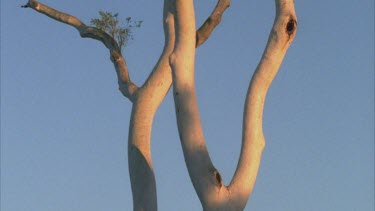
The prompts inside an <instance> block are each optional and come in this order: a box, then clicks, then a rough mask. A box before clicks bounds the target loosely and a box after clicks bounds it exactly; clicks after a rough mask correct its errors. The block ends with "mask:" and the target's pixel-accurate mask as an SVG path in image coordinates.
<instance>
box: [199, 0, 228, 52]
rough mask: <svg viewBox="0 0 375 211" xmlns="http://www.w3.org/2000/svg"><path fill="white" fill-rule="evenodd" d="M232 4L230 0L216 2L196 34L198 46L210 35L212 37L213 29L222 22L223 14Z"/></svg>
mask: <svg viewBox="0 0 375 211" xmlns="http://www.w3.org/2000/svg"><path fill="white" fill-rule="evenodd" d="M229 6H230V0H219V1H218V2H217V4H216V7H215V9H214V10H213V11H212V13H211V15H210V17H208V18H207V20H206V21H205V22H204V23H203V25H202V26H201V27H200V28H199V29H198V30H197V35H196V44H195V45H196V47H198V46H200V45H202V44H203V43H204V42H206V40H207V39H208V37H210V35H211V33H212V31H213V30H214V29H215V28H216V26H217V25H218V24H219V23H220V22H221V19H222V16H223V14H224V12H225V10H226V9H227V8H228V7H229Z"/></svg>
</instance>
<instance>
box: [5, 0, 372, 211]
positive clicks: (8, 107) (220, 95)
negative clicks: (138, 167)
mask: <svg viewBox="0 0 375 211" xmlns="http://www.w3.org/2000/svg"><path fill="white" fill-rule="evenodd" d="M43 2H44V3H46V4H48V5H50V6H52V7H55V8H57V9H59V10H62V11H65V12H67V13H70V14H73V15H75V16H77V17H79V18H80V19H81V20H82V21H84V22H86V23H88V22H89V20H90V18H93V17H97V16H98V13H97V12H98V10H106V11H113V12H119V13H120V18H123V20H125V18H126V17H128V16H131V17H133V18H134V19H137V20H143V21H144V22H143V25H142V27H141V28H140V29H139V30H137V31H136V32H135V40H134V41H132V42H131V43H130V44H129V46H128V47H127V48H126V49H125V53H124V55H125V58H126V60H127V63H128V65H129V69H130V74H131V77H132V78H133V80H134V81H135V82H136V83H137V84H138V85H139V84H141V83H143V81H144V80H145V79H146V77H147V76H148V74H149V73H150V71H151V69H152V68H153V66H154V64H155V63H156V60H157V59H158V56H159V55H160V53H161V50H162V46H163V39H164V38H163V33H162V24H161V14H162V1H161V0H157V1H146V0H136V1H124V0H107V1H100V0H96V1H92V0H91V1H89V0H80V1H76V0H64V1H52V0H44V1H43ZM25 3H26V0H22V1H21V0H1V46H0V47H1V210H2V211H30V210H37V211H103V210H131V208H132V199H131V190H130V182H129V175H128V165H127V154H126V152H127V149H126V146H127V135H128V122H129V118H130V108H131V104H130V102H129V101H128V100H127V99H125V98H123V97H122V95H121V94H120V92H119V91H118V89H117V82H116V80H117V79H116V75H115V71H114V68H113V65H112V63H111V62H110V60H109V54H108V51H107V49H105V47H104V46H103V45H102V44H101V43H99V42H97V41H94V40H91V39H82V38H80V36H79V34H78V32H77V31H76V30H75V29H73V28H71V27H70V26H67V25H64V24H61V23H58V22H56V21H54V20H51V19H49V18H47V17H46V16H43V15H41V14H39V13H36V12H35V11H33V10H31V9H21V8H20V6H21V5H23V4H25ZM215 4H216V1H214V0H206V1H196V3H195V7H196V15H197V25H200V24H201V23H202V22H203V20H204V19H205V18H206V17H207V16H208V15H209V13H210V11H211V10H212V9H213V7H214V6H215ZM295 4H296V11H297V15H298V18H299V25H298V26H299V28H298V32H297V36H296V39H295V40H294V42H293V44H292V46H291V48H290V49H289V51H288V53H287V55H286V58H285V60H284V63H283V65H282V67H281V68H280V71H279V74H278V76H277V77H276V79H275V81H274V83H273V84H272V86H271V88H270V90H269V94H268V96H267V100H266V105H265V110H264V132H265V137H266V142H267V144H266V149H265V151H264V154H263V157H262V163H261V167H260V172H259V175H258V179H257V183H256V185H255V189H254V192H253V194H252V196H251V197H250V200H249V201H248V204H247V206H246V210H249V211H250V210H259V211H261V210H262V211H273V210H281V211H301V210H303V211H334V210H340V211H373V210H374V1H373V0H356V1H349V0H343V1H333V0H315V1H300V0H296V1H295ZM273 19H274V2H273V1H271V0H270V1H262V0H253V1H232V5H231V7H230V8H229V9H228V10H227V11H226V13H225V15H224V18H223V21H222V23H221V24H220V26H219V27H218V28H217V30H215V32H214V33H213V34H212V37H211V38H210V39H209V40H208V41H207V42H206V43H205V44H204V45H203V46H202V47H200V48H199V49H198V50H197V58H196V86H197V93H198V101H199V106H200V113H201V118H202V122H203V127H204V128H203V129H204V131H205V137H206V143H207V146H208V150H209V152H210V155H211V158H212V160H213V163H214V165H215V166H216V167H217V169H218V170H219V171H220V172H221V174H222V176H223V179H224V182H225V183H226V184H228V183H229V181H230V179H231V177H232V175H233V173H234V170H235V167H236V164H237V159H238V156H239V150H240V144H241V143H240V140H241V122H242V110H243V103H244V96H245V93H246V89H247V86H248V83H249V80H250V77H251V75H252V73H253V71H254V69H255V67H256V65H257V63H258V61H259V58H260V56H261V54H262V51H263V49H264V46H265V43H266V40H267V37H268V33H269V31H270V27H271V26H272V23H273ZM152 155H153V162H154V168H155V174H156V180H157V192H158V204H159V210H162V211H163V210H182V211H185V210H186V211H189V210H201V205H200V202H199V200H198V197H197V196H196V194H195V191H194V189H193V186H192V184H191V182H190V179H189V177H188V173H187V169H186V167H185V163H184V159H183V154H182V150H181V146H180V142H179V139H178V134H177V128H176V120H175V113H174V108H173V98H172V96H171V95H170V94H168V96H167V97H166V99H165V101H164V102H163V104H162V105H161V107H160V109H159V111H158V112H157V115H156V118H155V121H154V127H153V132H152Z"/></svg>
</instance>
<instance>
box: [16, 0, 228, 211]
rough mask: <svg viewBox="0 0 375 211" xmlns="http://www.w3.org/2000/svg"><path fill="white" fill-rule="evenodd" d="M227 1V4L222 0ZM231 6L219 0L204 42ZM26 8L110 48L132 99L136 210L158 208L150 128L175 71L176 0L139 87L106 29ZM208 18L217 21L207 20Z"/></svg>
mask: <svg viewBox="0 0 375 211" xmlns="http://www.w3.org/2000/svg"><path fill="white" fill-rule="evenodd" d="M223 2H224V4H223ZM228 6H229V0H219V1H218V5H217V6H216V8H215V9H214V11H213V13H212V14H215V15H214V16H213V15H212V14H211V16H210V17H209V19H208V21H206V22H205V24H204V25H203V26H202V27H201V28H200V29H199V33H197V35H196V36H197V37H199V38H200V39H199V40H200V42H199V44H198V43H197V44H196V45H197V46H199V45H201V44H203V43H204V42H205V41H206V40H207V39H208V37H209V35H210V34H211V32H212V31H213V30H214V28H215V27H216V26H217V24H218V23H219V22H220V20H219V19H221V16H222V14H223V13H224V11H225V9H226V8H227V7H228ZM23 7H24V8H32V9H34V10H35V11H37V12H39V13H42V14H44V15H47V16H48V17H50V18H52V19H55V20H57V21H59V22H62V23H65V24H68V25H70V26H73V27H75V28H76V29H77V30H78V31H79V33H80V35H81V36H82V37H88V38H92V39H96V40H98V41H101V42H102V43H103V44H104V45H105V46H106V48H107V49H108V50H109V52H110V58H111V61H112V62H113V63H114V67H115V70H116V73H117V77H118V84H119V90H120V91H121V93H122V94H123V95H124V96H125V97H126V98H128V99H129V100H130V101H131V102H132V103H133V107H132V113H131V118H130V126H129V137H128V162H129V173H130V179H131V186H132V194H133V209H134V210H157V197H156V183H155V176H154V172H153V167H152V159H151V149H150V141H151V128H152V122H153V118H154V115H155V112H156V110H157V108H158V107H159V105H160V103H161V102H162V100H163V99H164V97H165V95H166V94H167V92H168V90H169V88H170V86H171V84H172V75H171V68H170V65H169V56H170V54H171V52H172V50H173V49H174V44H175V31H174V28H175V23H174V22H175V17H174V16H175V13H176V8H175V0H165V1H164V6H163V7H164V11H163V26H164V33H165V46H164V49H163V52H162V54H161V56H160V58H159V60H158V62H157V64H156V66H155V68H154V70H153V71H152V72H151V74H150V76H149V77H148V78H147V80H146V82H145V83H144V84H143V85H142V86H141V87H140V88H138V87H137V86H136V85H135V84H133V83H132V81H131V80H130V76H129V71H128V68H127V65H126V61H125V59H124V58H123V56H122V55H121V50H120V48H119V46H118V44H117V43H116V41H115V40H114V39H113V38H112V37H111V36H110V35H108V34H107V33H105V32H103V31H100V30H98V29H96V28H94V27H90V26H87V25H85V24H84V23H83V22H81V21H80V20H79V19H78V18H76V17H74V16H72V15H70V14H66V13H63V12H61V11H58V10H56V9H53V8H51V7H49V6H47V5H44V4H42V3H39V2H37V1H35V0H29V1H28V2H27V4H26V5H24V6H23ZM207 22H210V23H215V24H206V23H207Z"/></svg>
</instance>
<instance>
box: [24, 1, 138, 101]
mask: <svg viewBox="0 0 375 211" xmlns="http://www.w3.org/2000/svg"><path fill="white" fill-rule="evenodd" d="M22 8H32V9H34V10H35V11H37V12H39V13H42V14H44V15H46V16H48V17H50V18H52V19H54V20H57V21H59V22H62V23H65V24H68V25H70V26H73V27H74V28H76V29H77V30H78V32H79V33H80V35H81V37H83V38H92V39H95V40H98V41H101V42H102V43H103V44H104V45H105V46H106V47H107V49H108V50H109V51H110V55H111V61H112V62H113V64H114V66H115V69H116V73H117V77H118V83H119V89H120V91H121V93H122V94H123V95H124V96H125V97H127V98H129V100H130V101H132V102H133V101H134V100H135V96H136V95H135V93H136V91H137V89H138V88H137V86H136V85H135V84H134V83H133V82H131V80H130V77H129V71H128V68H127V65H126V62H125V59H124V58H123V56H122V55H121V49H120V47H119V46H118V44H117V42H116V41H115V39H114V38H113V37H111V36H110V35H109V34H107V33H106V32H104V31H101V30H99V29H97V28H95V27H91V26H87V25H85V24H84V23H83V22H82V21H80V20H79V19H78V18H76V17H74V16H72V15H69V14H66V13H63V12H60V11H58V10H56V9H53V8H51V7H49V6H47V5H45V4H42V3H39V2H37V1H35V0H29V1H28V3H27V4H26V5H24V6H22Z"/></svg>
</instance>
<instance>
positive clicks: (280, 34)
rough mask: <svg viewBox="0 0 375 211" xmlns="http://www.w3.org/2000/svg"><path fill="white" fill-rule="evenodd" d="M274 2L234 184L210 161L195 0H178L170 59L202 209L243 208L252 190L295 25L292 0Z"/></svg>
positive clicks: (180, 122) (178, 113)
mask: <svg viewBox="0 0 375 211" xmlns="http://www.w3.org/2000/svg"><path fill="white" fill-rule="evenodd" d="M275 4H276V17H275V22H274V25H273V28H272V30H271V33H270V35H269V39H268V43H267V46H266V48H265V50H264V53H263V56H262V58H261V60H260V62H259V65H258V67H257V68H256V70H255V72H254V75H253V77H252V79H251V81H250V85H249V88H248V92H247V96H246V101H245V109H244V117H243V134H242V146H241V155H240V158H239V162H238V164H237V169H236V171H235V174H234V177H233V178H232V181H231V183H230V184H229V185H228V186H225V185H223V184H222V179H221V176H220V174H219V172H218V171H217V170H216V168H215V167H214V165H213V164H212V162H211V160H210V156H209V154H208V151H207V148H206V145H205V141H204V135H203V132H202V127H201V122H200V119H199V112H198V106H197V102H196V94H195V86H194V56H195V49H194V44H195V34H194V29H195V19H194V7H193V0H176V11H177V12H176V44H175V49H174V51H173V53H172V55H171V56H170V63H171V67H172V76H173V94H174V100H175V109H176V117H177V125H178V131H179V134H180V140H181V144H182V148H183V152H184V157H185V162H186V166H187V168H188V171H189V175H190V178H191V180H192V183H193V186H194V188H195V190H196V192H197V194H198V197H199V199H200V201H201V203H202V206H203V209H204V210H243V209H244V207H245V205H246V202H247V201H248V198H249V196H250V194H251V192H252V190H253V187H254V184H255V180H256V176H257V173H258V169H259V165H260V160H261V155H262V151H263V148H264V146H265V140H264V135H263V129H262V119H263V108H264V102H265V98H266V94H267V90H268V88H269V86H270V84H271V82H272V80H273V79H274V77H275V76H276V73H277V71H278V69H279V67H280V65H281V63H282V61H283V58H284V55H285V53H286V51H287V49H288V47H289V46H290V44H291V42H292V40H293V39H294V36H295V34H296V29H297V17H296V14H295V9H294V2H293V0H275Z"/></svg>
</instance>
